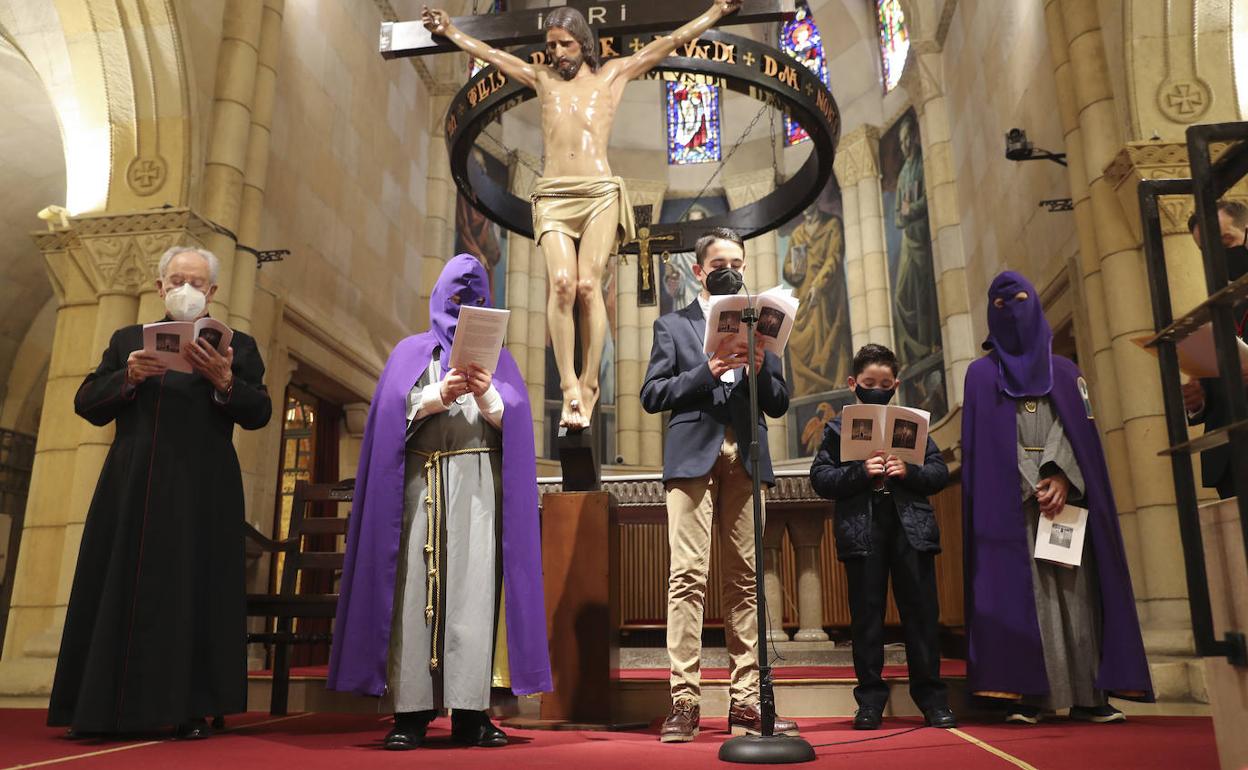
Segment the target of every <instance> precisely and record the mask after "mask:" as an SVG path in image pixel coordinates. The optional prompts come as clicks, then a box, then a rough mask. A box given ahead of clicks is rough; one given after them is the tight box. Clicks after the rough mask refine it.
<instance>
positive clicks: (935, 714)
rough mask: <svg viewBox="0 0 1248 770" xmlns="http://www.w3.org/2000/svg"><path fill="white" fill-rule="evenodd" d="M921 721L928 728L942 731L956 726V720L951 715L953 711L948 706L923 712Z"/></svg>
mask: <svg viewBox="0 0 1248 770" xmlns="http://www.w3.org/2000/svg"><path fill="white" fill-rule="evenodd" d="M923 721H924V722H926V723H927V726H928V727H939V728H941V729H942V730H948V729H950V728H953V727H957V726H958V718H957V717H955V716H954V715H953V709H951V708H949V707H948V706H937V707H936V708H931V709H928V710H927V711H924V712H923Z"/></svg>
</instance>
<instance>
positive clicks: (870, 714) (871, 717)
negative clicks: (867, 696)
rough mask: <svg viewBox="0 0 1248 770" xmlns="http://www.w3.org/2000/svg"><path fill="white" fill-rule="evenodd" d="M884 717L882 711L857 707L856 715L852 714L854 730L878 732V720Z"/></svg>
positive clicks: (869, 707) (871, 707) (870, 707)
mask: <svg viewBox="0 0 1248 770" xmlns="http://www.w3.org/2000/svg"><path fill="white" fill-rule="evenodd" d="M883 717H884V715H883V713H882V709H878V708H876V707H875V706H859V707H858V713H857V714H854V729H855V730H878V729H880V720H881V719H883Z"/></svg>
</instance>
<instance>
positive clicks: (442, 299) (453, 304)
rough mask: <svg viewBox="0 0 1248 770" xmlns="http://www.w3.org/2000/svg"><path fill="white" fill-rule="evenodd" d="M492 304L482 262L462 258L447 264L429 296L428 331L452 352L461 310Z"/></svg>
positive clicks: (474, 258) (463, 256)
mask: <svg viewBox="0 0 1248 770" xmlns="http://www.w3.org/2000/svg"><path fill="white" fill-rule="evenodd" d="M456 299H457V300H458V301H456ZM489 304H490V278H489V275H487V274H486V272H485V265H483V264H481V260H479V259H477V258H476V257H474V256H472V255H471V254H459V255H458V256H456V257H454V258H452V259H451V260H450V261H448V262H447V263H446V267H444V268H442V274H441V275H439V276H438V282H437V283H435V284H434V285H433V291H432V292H430V294H429V327H430V329H431V331H433V336H434V337H435V338H436V339H437V341H438V344H439V345H441V346H442V349H443V350H445V351H448V352H449V351H450V349H451V341H452V340H454V339H455V327H456V325H457V324H458V323H459V308H460V307H462V306H463V305H481V306H487V305H489Z"/></svg>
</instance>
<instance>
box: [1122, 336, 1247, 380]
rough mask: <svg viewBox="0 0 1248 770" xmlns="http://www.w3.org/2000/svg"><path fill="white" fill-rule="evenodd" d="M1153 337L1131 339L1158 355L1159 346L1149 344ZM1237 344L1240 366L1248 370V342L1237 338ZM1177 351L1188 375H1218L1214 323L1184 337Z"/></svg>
mask: <svg viewBox="0 0 1248 770" xmlns="http://www.w3.org/2000/svg"><path fill="white" fill-rule="evenodd" d="M1153 339H1155V338H1154V337H1150V336H1144V337H1134V338H1132V340H1131V341H1132V342H1134V343H1135V344H1136V345H1139V346H1140V347H1142V348H1144V349H1145V350H1147V351H1148V352H1150V353H1152V354H1153V355H1157V348H1155V347H1150V346H1149V344H1148V343H1150V342H1152V341H1153ZM1235 344H1236V348H1237V349H1238V350H1239V368H1240V369H1241V370H1242V371H1245V372H1248V344H1245V343H1244V341H1243V340H1236V341H1235ZM1175 351H1176V352H1177V353H1178V356H1179V369H1181V370H1182V371H1183V373H1184V374H1186V375H1187V376H1188V377H1194V378H1202V377H1217V376H1218V351H1217V349H1216V348H1214V346H1213V324H1211V323H1206V324H1205V325H1204V326H1201V327H1200V328H1199V329H1197V330H1196V331H1194V332H1192V333H1191V334H1190V335H1188V336H1187V337H1184V338H1183V339H1182V340H1180V341H1179V344H1178V345H1176V346H1175Z"/></svg>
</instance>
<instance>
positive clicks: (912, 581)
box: [845, 492, 948, 711]
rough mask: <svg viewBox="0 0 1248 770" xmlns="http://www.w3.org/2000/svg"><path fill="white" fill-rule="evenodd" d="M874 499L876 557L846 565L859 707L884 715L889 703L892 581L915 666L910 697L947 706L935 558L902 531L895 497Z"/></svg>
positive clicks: (920, 704)
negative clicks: (887, 623)
mask: <svg viewBox="0 0 1248 770" xmlns="http://www.w3.org/2000/svg"><path fill="white" fill-rule="evenodd" d="M868 494H871V495H872V501H871V504H872V517H871V518H872V522H871V553H870V554H868V555H867V556H862V557H858V558H855V559H847V560H846V561H845V573H846V576H847V577H848V579H849V612H850V615H851V619H852V620H851V623H852V625H851V627H850V628H851V631H850V633H851V634H852V636H853V643H854V650H853V652H854V672H855V673H856V674H857V675H858V686H857V687H855V688H854V698H855V699H856V700H857V701H858V705H859V706H871V707H874V708H877V709H880V710H881V711H882V710H883V708H884V704H885V703H887V702H888V685H887V684H885V682H884V679H883V677H882V676H881V671H882V670H883V668H884V610H885V608H886V606H887V600H888V578H889V575H890V574H891V575H892V578H893V596H894V598H895V599H896V600H897V609H898V611H899V612H900V613H901V625H902V630H903V632H904V633H905V640H906V661H907V663H908V664H909V668H910V697H911V698H913V699H914V702H915V704H916V705H918V707H919V708H920V709H921V710H923V711H928V710H929V709H933V708H938V707H940V706H947V705H948V694H947V692H946V688H945V683H944V682H942V681H941V680H940V626H939V622H940V605H939V603H938V599H937V594H936V564H935V561H934V560H935V555H934V554H930V553H920V552H918V551H916V550H914V548H913V547H911V545H910V543H909V541H908V540H906V534H905V532H903V531H902V529H901V521H900V519H899V518H898V516H897V508H896V506H895V505H894V504H893V501H892V496H891V495H888V494H883V493H880V492H870V493H868Z"/></svg>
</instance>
